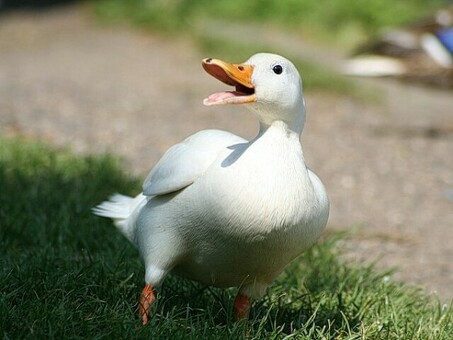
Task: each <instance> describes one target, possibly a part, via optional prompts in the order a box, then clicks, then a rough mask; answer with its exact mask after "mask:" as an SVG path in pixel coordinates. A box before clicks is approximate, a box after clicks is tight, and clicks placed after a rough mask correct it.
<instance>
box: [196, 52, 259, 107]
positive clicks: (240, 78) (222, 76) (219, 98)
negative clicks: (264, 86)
mask: <svg viewBox="0 0 453 340" xmlns="http://www.w3.org/2000/svg"><path fill="white" fill-rule="evenodd" d="M202 66H203V68H204V69H205V70H206V72H208V73H209V74H210V75H211V76H213V77H214V78H216V79H218V80H220V81H221V82H223V83H225V84H227V85H231V86H234V87H235V88H236V90H235V91H227V92H219V93H214V94H212V95H211V96H209V97H208V98H206V99H205V100H204V104H205V105H220V104H244V103H251V102H254V101H256V96H255V87H254V86H253V83H252V74H253V66H252V65H246V64H230V63H227V62H224V61H222V60H219V59H212V58H206V59H203V61H202Z"/></svg>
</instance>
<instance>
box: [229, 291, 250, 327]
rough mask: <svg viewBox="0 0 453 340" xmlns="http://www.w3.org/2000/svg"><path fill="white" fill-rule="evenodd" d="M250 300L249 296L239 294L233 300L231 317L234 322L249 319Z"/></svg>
mask: <svg viewBox="0 0 453 340" xmlns="http://www.w3.org/2000/svg"><path fill="white" fill-rule="evenodd" d="M250 306H251V299H250V297H249V296H247V295H244V294H242V293H241V292H239V293H238V294H237V295H236V298H235V299H234V306H233V315H234V318H235V319H236V320H238V321H239V320H247V319H248V318H249V313H250Z"/></svg>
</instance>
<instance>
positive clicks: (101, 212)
mask: <svg viewBox="0 0 453 340" xmlns="http://www.w3.org/2000/svg"><path fill="white" fill-rule="evenodd" d="M144 202H146V197H145V196H143V195H142V194H140V195H138V196H137V197H135V198H134V197H129V196H124V195H121V194H114V195H112V196H111V197H110V198H109V200H108V201H104V202H102V203H101V204H99V205H97V206H96V207H94V208H93V209H92V212H93V214H95V215H98V216H102V217H108V218H111V219H112V220H113V224H114V225H115V226H116V227H117V228H118V230H119V231H121V233H122V234H123V235H124V236H126V237H127V238H128V239H129V241H131V242H132V243H134V226H135V223H134V221H131V216H133V215H134V212H135V211H136V210H137V208H138V207H139V206H140V205H142V204H144ZM134 216H135V215H134Z"/></svg>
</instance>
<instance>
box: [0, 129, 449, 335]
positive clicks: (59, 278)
mask: <svg viewBox="0 0 453 340" xmlns="http://www.w3.org/2000/svg"><path fill="white" fill-rule="evenodd" d="M0 188H1V190H0V224H1V228H0V287H2V290H1V293H0V329H1V330H2V332H3V336H4V337H5V338H11V339H19V338H20V339H26V338H76V337H77V338H80V337H81V338H102V337H109V338H125V337H133V338H149V337H152V338H153V339H159V338H161V339H168V338H173V339H177V338H214V339H223V338H243V337H245V335H247V337H248V338H276V337H277V338H278V337H284V336H286V335H293V336H297V337H302V338H318V337H319V338H330V337H340V338H341V337H351V336H357V335H358V334H362V333H363V331H362V330H363V329H365V328H366V329H367V332H368V333H367V334H371V335H373V334H379V335H380V336H381V337H384V338H385V337H392V336H394V335H395V334H397V335H398V334H403V335H407V336H408V337H407V338H412V337H411V334H412V335H414V334H415V335H417V334H418V333H415V332H419V333H420V334H429V331H430V329H429V328H427V331H426V332H425V333H423V332H421V331H420V329H419V323H420V320H422V319H423V320H424V325H425V324H427V325H428V326H429V325H430V323H429V322H428V321H429V320H431V319H432V320H433V321H432V323H434V324H435V325H436V327H437V328H436V329H443V328H442V327H447V326H448V322H451V310H450V312H449V314H446V312H443V311H442V310H440V309H438V310H437V309H435V308H433V307H432V304H430V303H429V301H428V299H427V298H426V297H424V296H421V295H420V294H419V293H418V292H417V291H416V290H414V289H408V288H407V287H403V286H402V285H398V284H394V283H391V282H390V281H388V280H387V274H385V273H384V274H376V273H375V272H374V270H373V268H372V266H368V267H367V266H351V265H348V264H346V263H343V262H342V261H340V260H339V259H340V256H339V250H338V249H340V248H341V243H342V242H343V239H344V238H343V236H341V235H337V236H330V237H328V238H326V239H324V240H323V241H322V242H320V244H319V245H317V246H315V247H313V248H312V249H311V250H310V251H308V252H307V253H305V254H304V255H303V256H302V257H300V258H299V259H298V260H296V261H294V262H293V263H292V264H291V265H290V266H289V267H288V269H287V270H286V271H285V272H284V273H283V274H282V275H281V276H280V277H279V278H278V280H277V282H275V284H274V285H273V286H272V287H271V288H270V289H269V291H268V293H267V295H266V296H265V297H264V298H263V299H261V300H260V301H257V302H256V303H255V304H254V307H253V309H252V313H251V320H250V322H249V323H247V324H244V323H237V322H234V320H232V317H231V311H232V303H233V300H234V296H235V294H236V290H235V289H227V290H225V289H215V288H206V287H202V286H201V285H199V284H197V283H194V282H191V281H188V280H183V279H179V278H176V277H172V276H170V277H169V278H168V279H167V280H166V282H165V284H164V286H163V287H162V290H161V291H159V293H158V300H157V301H156V304H155V306H154V308H153V311H154V315H153V317H152V319H151V322H150V324H149V325H148V326H146V327H142V326H141V324H140V321H139V319H138V317H137V300H138V297H139V294H140V291H141V289H142V287H143V275H144V273H143V267H142V265H141V263H140V260H139V257H138V253H137V251H136V250H135V249H134V247H133V246H132V245H130V244H129V243H128V242H127V241H126V240H125V239H124V238H123V237H122V236H121V235H120V234H119V233H118V232H116V230H115V229H114V227H113V226H112V225H111V222H110V221H109V220H107V219H101V218H98V217H95V216H93V215H92V214H91V211H90V209H91V208H92V207H93V206H94V205H95V204H97V203H99V202H100V201H102V200H104V199H105V198H106V197H108V196H109V195H110V194H112V193H114V192H117V191H118V192H122V193H124V194H133V193H134V192H135V193H136V192H138V190H139V188H140V184H139V181H137V180H135V179H131V178H130V177H128V176H126V175H125V174H124V173H123V172H122V171H121V170H120V167H119V165H118V161H116V160H115V159H113V158H112V157H74V156H72V155H71V154H69V153H67V152H61V151H59V152H56V151H53V150H49V149H48V148H46V147H44V146H42V145H39V144H32V143H24V142H22V141H17V140H5V139H1V138H0ZM389 301H390V302H389ZM436 313H437V314H436ZM433 315H434V316H433ZM430 318H431V319H430ZM376 320H379V322H378V323H376V322H375V321H376ZM426 320H428V321H426ZM439 323H440V325H439ZM445 323H447V326H445V325H444V324H445ZM373 332H379V333H373ZM433 334H437V333H433ZM414 338H415V337H414ZM440 338H442V337H439V339H440Z"/></svg>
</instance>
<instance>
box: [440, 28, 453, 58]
mask: <svg viewBox="0 0 453 340" xmlns="http://www.w3.org/2000/svg"><path fill="white" fill-rule="evenodd" d="M436 36H437V38H438V39H439V41H440V42H441V43H442V45H444V46H445V48H446V49H447V50H448V52H450V54H453V27H449V28H445V29H442V30H440V31H438V32H437V33H436Z"/></svg>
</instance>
